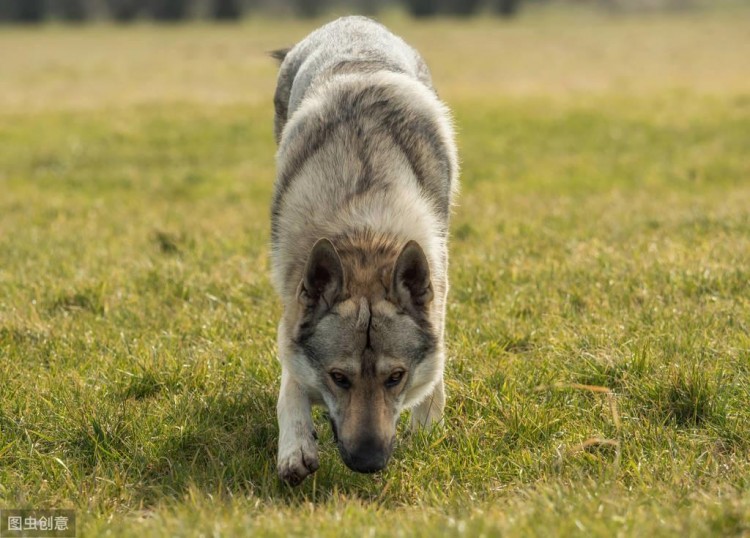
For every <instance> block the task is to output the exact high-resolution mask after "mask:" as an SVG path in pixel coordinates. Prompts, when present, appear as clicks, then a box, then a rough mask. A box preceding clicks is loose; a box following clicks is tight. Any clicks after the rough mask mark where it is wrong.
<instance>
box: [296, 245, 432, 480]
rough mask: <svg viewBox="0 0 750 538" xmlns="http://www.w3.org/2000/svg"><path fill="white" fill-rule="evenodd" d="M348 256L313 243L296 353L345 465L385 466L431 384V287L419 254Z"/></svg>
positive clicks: (413, 248) (409, 248)
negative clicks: (401, 424) (308, 371)
mask: <svg viewBox="0 0 750 538" xmlns="http://www.w3.org/2000/svg"><path fill="white" fill-rule="evenodd" d="M388 252H389V249H380V250H379V251H377V252H374V253H373V252H371V253H369V254H368V253H367V252H366V251H362V250H359V251H357V252H356V254H355V255H348V254H343V253H342V256H339V253H338V252H337V251H336V249H335V248H334V246H333V244H332V243H331V242H330V241H329V240H327V239H321V240H319V241H318V242H317V243H316V244H315V246H314V247H313V250H312V252H311V254H310V256H309V259H308V260H307V265H306V267H305V271H304V276H303V278H302V280H301V282H300V284H299V288H298V293H297V298H298V302H299V306H300V308H299V315H298V319H297V323H296V327H295V330H294V335H293V342H294V345H295V347H296V348H297V353H296V354H297V355H298V356H301V357H302V358H303V360H305V361H306V362H307V363H308V364H309V365H310V366H312V371H314V372H315V375H316V376H317V379H315V380H309V384H310V385H311V386H314V387H316V388H317V390H318V391H319V392H320V394H321V397H322V399H323V401H324V402H325V404H326V406H327V407H328V412H329V415H330V418H331V424H332V427H333V430H334V435H335V437H336V440H337V443H338V448H339V452H340V454H341V457H342V459H343V460H344V462H345V463H346V465H347V466H348V467H350V468H351V469H353V470H355V471H359V472H363V473H368V472H375V471H378V470H380V469H382V468H384V467H385V465H386V463H387V462H388V459H389V458H390V455H391V452H392V450H393V445H394V440H395V434H396V423H397V422H398V418H399V415H400V414H401V411H402V409H404V407H405V406H408V405H413V404H414V400H415V398H421V397H423V396H424V393H425V391H426V390H428V389H429V388H430V387H431V385H432V383H433V378H434V371H435V365H434V364H431V363H432V362H434V357H435V353H436V346H437V337H436V335H435V333H434V330H433V326H432V324H431V323H430V306H431V303H432V299H433V287H432V283H431V278H430V269H429V264H428V261H427V258H426V257H425V254H424V252H423V250H422V248H421V247H420V246H419V245H418V244H417V243H416V242H414V241H411V242H409V243H407V244H406V245H405V246H403V248H401V249H400V250H399V249H391V251H390V252H391V253H390V254H389V253H388Z"/></svg>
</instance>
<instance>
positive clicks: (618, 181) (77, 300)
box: [0, 8, 750, 537]
mask: <svg viewBox="0 0 750 538" xmlns="http://www.w3.org/2000/svg"><path fill="white" fill-rule="evenodd" d="M748 21H750V11H748V10H746V9H744V10H743V9H740V8H738V9H734V10H724V11H711V12H702V13H697V14H696V13H686V14H681V15H672V16H665V15H650V16H642V17H638V16H629V17H623V18H610V17H606V16H602V15H596V14H591V13H586V12H583V11H581V12H576V13H567V14H566V13H559V12H539V13H530V14H528V15H526V16H524V17H522V18H521V19H520V20H518V21H515V22H512V23H505V22H502V21H490V20H481V21H468V22H453V23H451V22H448V21H437V22H432V23H420V24H414V23H411V22H409V21H408V20H405V19H402V18H399V17H398V16H393V20H391V21H390V23H391V26H392V27H393V28H394V30H395V31H397V32H398V33H400V34H402V35H403V36H404V37H406V38H407V39H408V40H409V41H411V42H412V43H413V44H414V45H415V46H417V47H418V48H420V49H421V50H422V51H423V52H424V54H425V56H426V57H427V59H428V61H429V63H430V64H431V65H432V68H433V73H434V76H435V81H436V85H437V87H438V89H439V90H440V93H441V95H442V96H443V97H444V98H445V100H446V101H447V102H448V103H449V105H450V106H451V107H452V109H453V110H454V112H455V117H456V122H457V126H458V131H459V143H460V148H461V158H462V162H463V177H462V193H461V196H460V199H459V203H458V205H457V207H456V210H455V214H454V219H453V221H452V259H451V279H452V290H451V295H450V302H449V317H448V348H449V357H450V358H449V362H448V365H447V372H446V377H447V389H448V392H449V397H448V403H447V421H446V425H445V428H444V429H442V430H440V431H436V432H433V433H432V434H430V435H409V434H407V433H406V432H405V431H404V434H403V435H401V436H400V441H399V444H398V447H397V450H396V452H395V454H394V458H393V460H392V461H391V464H390V465H389V468H388V469H387V470H386V471H385V472H383V473H381V474H378V475H374V476H372V475H357V474H354V473H352V472H350V471H349V470H348V469H346V468H345V466H344V465H343V464H342V462H341V461H340V458H339V456H338V454H337V451H336V449H335V446H334V445H333V442H332V439H331V433H330V429H329V428H328V426H327V423H326V421H325V420H324V418H323V416H322V413H319V414H318V415H317V419H316V422H317V423H318V425H319V432H320V437H321V440H320V446H321V449H322V450H321V467H320V470H319V471H318V472H317V473H316V475H314V478H313V479H311V480H308V481H306V482H305V483H304V484H303V485H302V486H301V487H299V488H297V489H292V488H289V487H287V486H285V485H283V484H281V483H279V481H278V479H277V478H276V471H275V450H276V438H277V427H276V418H275V399H276V392H277V385H278V379H279V366H278V363H277V361H276V358H275V324H276V322H277V319H278V316H279V314H280V305H279V303H278V301H277V299H276V297H275V295H274V292H273V291H272V289H271V285H270V282H269V274H268V273H269V268H268V265H269V264H268V241H269V203H270V196H271V191H272V183H273V178H274V162H273V157H274V151H275V148H274V143H273V137H272V110H271V106H270V102H271V94H272V91H273V86H274V83H275V69H276V67H275V65H274V63H273V62H272V61H271V60H269V59H268V58H267V57H266V56H265V52H266V51H268V50H271V49H273V48H276V47H279V46H283V45H287V44H290V43H293V42H294V41H295V40H296V39H298V38H300V37H301V36H303V35H304V34H305V33H306V32H307V31H309V30H310V29H311V28H312V27H313V26H314V24H315V23H306V24H302V23H292V22H279V21H250V22H248V23H246V24H244V25H242V26H239V27H213V26H203V25H198V24H195V25H190V26H187V27H179V26H178V27H169V28H166V29H163V28H157V27H153V26H149V25H136V26H133V27H126V28H114V27H109V26H94V27H84V28H72V29H71V28H62V27H55V26H51V27H44V28H42V29H11V28H2V29H0V65H2V67H1V68H0V73H1V74H0V509H2V508H6V509H9V508H34V507H36V508H44V507H58V508H74V509H75V510H76V511H77V514H78V527H79V536H157V537H167V536H241V535H243V534H248V533H251V532H253V533H257V534H260V535H266V534H267V535H277V536H287V535H300V536H309V535H321V536H333V535H342V534H345V535H351V536H389V537H390V536H411V535H417V536H434V535H445V536H479V535H482V534H483V535H485V536H496V535H502V536H555V535H556V536H569V535H580V536H649V535H651V536H662V535H667V536H678V535H679V536H711V535H715V536H747V535H750V283H749V281H750V23H748ZM404 423H405V421H404Z"/></svg>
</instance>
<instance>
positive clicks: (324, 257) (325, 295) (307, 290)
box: [298, 238, 344, 307]
mask: <svg viewBox="0 0 750 538" xmlns="http://www.w3.org/2000/svg"><path fill="white" fill-rule="evenodd" d="M343 289H344V267H343V266H342V265H341V258H339V254H338V252H336V249H335V248H334V246H333V243H331V242H330V241H329V240H328V239H326V238H323V239H319V240H318V241H317V243H315V246H313V248H312V252H311V253H310V257H309V258H308V260H307V266H306V267H305V276H304V277H303V279H302V285H301V286H300V289H299V293H298V298H299V301H300V302H301V303H302V304H304V305H306V306H316V305H318V304H320V301H323V302H324V303H325V305H326V306H327V307H330V306H332V305H333V304H334V302H335V301H336V299H337V298H338V296H339V295H340V293H341V291H342V290H343Z"/></svg>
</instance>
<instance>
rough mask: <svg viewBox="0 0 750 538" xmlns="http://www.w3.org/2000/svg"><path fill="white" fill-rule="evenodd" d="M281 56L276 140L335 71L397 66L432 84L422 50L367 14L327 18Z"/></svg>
mask: <svg viewBox="0 0 750 538" xmlns="http://www.w3.org/2000/svg"><path fill="white" fill-rule="evenodd" d="M277 57H278V58H279V59H281V60H283V63H282V66H281V70H280V71H279V79H278V85H277V87H276V94H275V96H274V106H275V108H276V117H275V122H274V130H275V134H276V141H277V142H278V141H279V140H280V138H281V132H282V130H283V128H284V125H285V124H286V121H287V118H288V117H290V116H291V115H292V114H294V111H295V110H296V109H297V108H298V107H299V105H300V103H301V102H302V99H303V98H304V96H305V94H306V93H307V91H308V90H309V89H311V87H312V86H314V85H315V83H316V82H320V81H321V80H323V79H325V78H326V76H329V75H331V74H333V73H341V72H344V71H347V70H348V71H351V72H356V71H358V72H362V73H366V72H375V71H392V72H395V73H405V74H408V75H410V76H412V77H414V78H415V79H418V80H420V81H421V82H422V83H423V84H425V85H426V86H427V87H430V88H432V80H431V78H430V72H429V70H428V68H427V65H426V64H425V63H424V61H423V60H422V58H421V57H420V56H419V54H418V53H417V51H415V50H414V49H413V48H411V47H410V46H409V45H407V44H406V43H405V42H404V41H403V40H402V39H401V38H399V37H397V36H395V35H393V34H392V33H391V32H389V31H388V30H387V29H386V28H385V27H384V26H382V25H380V24H378V23H376V22H374V21H372V20H370V19H368V18H366V17H344V18H341V19H338V20H336V21H333V22H331V23H329V24H326V25H325V26H323V27H322V28H320V29H318V30H316V31H315V32H313V33H312V34H310V35H309V36H307V38H305V40H304V41H301V42H300V43H299V44H297V46H296V47H294V48H293V49H291V50H290V51H279V52H278V53H277Z"/></svg>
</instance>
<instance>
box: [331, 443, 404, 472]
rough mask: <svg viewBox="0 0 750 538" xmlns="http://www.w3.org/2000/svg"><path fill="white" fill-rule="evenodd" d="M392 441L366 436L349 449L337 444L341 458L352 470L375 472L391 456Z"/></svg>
mask: <svg viewBox="0 0 750 538" xmlns="http://www.w3.org/2000/svg"><path fill="white" fill-rule="evenodd" d="M392 447H393V441H390V442H383V441H381V440H380V439H377V438H375V437H366V438H364V439H362V440H361V441H360V442H358V443H356V444H355V445H354V447H352V449H351V450H347V449H346V447H344V446H342V445H339V452H340V453H341V458H342V459H343V460H344V463H346V466H347V467H349V468H350V469H351V470H352V471H357V472H358V473H375V472H377V471H380V470H382V469H384V468H385V466H386V465H387V464H388V460H389V459H390V457H391V451H392Z"/></svg>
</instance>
